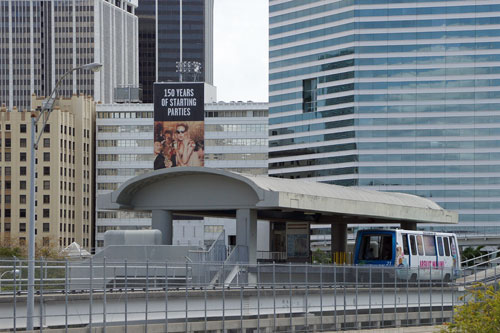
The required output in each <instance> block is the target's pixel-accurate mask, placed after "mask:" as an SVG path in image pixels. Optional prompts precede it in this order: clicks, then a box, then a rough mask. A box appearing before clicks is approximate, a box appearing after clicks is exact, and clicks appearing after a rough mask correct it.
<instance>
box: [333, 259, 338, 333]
mask: <svg viewBox="0 0 500 333" xmlns="http://www.w3.org/2000/svg"><path fill="white" fill-rule="evenodd" d="M333 303H334V304H333V319H334V320H335V330H337V265H336V264H335V263H333Z"/></svg>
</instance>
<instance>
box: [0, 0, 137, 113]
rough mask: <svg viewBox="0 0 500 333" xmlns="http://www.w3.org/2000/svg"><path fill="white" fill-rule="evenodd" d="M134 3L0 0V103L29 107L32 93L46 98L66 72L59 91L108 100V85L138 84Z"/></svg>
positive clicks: (21, 107) (89, 0)
mask: <svg viewBox="0 0 500 333" xmlns="http://www.w3.org/2000/svg"><path fill="white" fill-rule="evenodd" d="M135 7H136V5H135V4H134V2H131V1H127V0H124V1H106V0H61V1H56V0H31V1H11V0H0V22H1V24H0V35H1V36H2V38H0V49H1V50H2V52H0V64H1V66H0V104H5V105H6V107H7V108H8V110H12V109H13V107H17V109H18V110H30V109H31V105H30V102H31V95H32V94H36V95H37V96H49V95H50V93H51V91H52V89H53V88H54V87H55V85H56V82H57V81H58V80H59V79H60V78H61V77H62V76H63V75H64V74H65V73H66V72H67V71H69V70H71V69H72V68H76V67H78V66H82V65H85V64H89V63H93V62H98V63H102V65H103V67H102V70H101V71H100V72H98V73H92V72H90V71H85V70H80V71H76V72H74V73H73V74H70V75H69V76H68V77H67V78H66V79H64V80H63V81H62V83H61V86H60V88H59V94H60V95H61V96H64V97H71V95H73V94H80V93H83V94H84V95H85V96H88V95H91V96H94V99H95V100H96V101H103V102H105V103H111V102H112V101H113V88H115V87H117V86H121V85H134V86H137V85H138V83H139V68H138V64H137V63H138V43H137V41H138V34H137V31H138V19H137V16H135V13H134V11H135Z"/></svg>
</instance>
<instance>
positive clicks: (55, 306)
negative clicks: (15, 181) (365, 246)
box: [0, 254, 500, 332]
mask: <svg viewBox="0 0 500 333" xmlns="http://www.w3.org/2000/svg"><path fill="white" fill-rule="evenodd" d="M240 255H241V254H240ZM228 259H230V258H228ZM75 269H76V271H75ZM75 272H76V273H75ZM499 273H500V271H499ZM447 276H448V278H447ZM457 276H458V277H457ZM497 280H498V275H497V271H496V266H495V267H493V268H491V269H489V270H481V269H479V268H478V267H475V268H473V269H467V270H462V271H452V270H446V269H439V268H434V267H429V268H422V269H416V270H412V269H409V268H394V267H380V266H346V265H312V264H296V263H294V264H273V263H271V264H257V265H248V264H242V263H232V264H229V263H228V262H225V263H214V262H210V263H194V262H189V261H187V262H183V263H171V262H150V261H146V262H127V261H121V262H110V261H106V260H105V259H104V260H102V261H99V262H96V261H93V260H91V261H88V265H86V266H82V262H77V263H74V262H71V261H48V260H40V261H37V262H36V276H35V286H34V287H35V293H36V303H35V306H36V308H37V309H38V311H35V315H36V318H34V324H35V326H36V327H37V329H40V330H44V329H45V330H47V329H56V328H59V329H62V330H63V331H69V330H71V331H75V332H76V331H79V330H81V331H82V332H84V331H89V329H90V330H91V329H92V328H100V329H103V330H105V329H106V327H115V328H116V327H120V328H122V329H126V328H127V327H132V326H134V327H135V326H141V327H143V328H144V327H145V329H146V330H147V328H148V327H155V329H156V330H160V331H165V332H166V331H168V332H185V331H211V330H216V331H217V330H218V331H224V330H229V329H235V330H238V331H240V330H244V329H253V330H257V331H258V332H259V331H261V330H265V329H267V330H271V331H292V330H293V331H296V332H297V331H332V330H348V329H349V330H351V329H369V328H384V327H405V326H421V325H433V324H440V323H443V322H447V321H451V320H452V316H453V308H454V307H455V306H456V305H458V304H463V303H464V302H466V301H467V297H468V296H467V290H469V289H470V288H473V287H474V286H475V284H476V283H478V282H482V283H484V284H485V285H488V284H494V285H497V282H498V281H497ZM26 283H27V262H26V261H24V260H14V261H10V260H1V261H0V330H10V331H16V330H19V329H24V328H25V325H26V290H27V285H26Z"/></svg>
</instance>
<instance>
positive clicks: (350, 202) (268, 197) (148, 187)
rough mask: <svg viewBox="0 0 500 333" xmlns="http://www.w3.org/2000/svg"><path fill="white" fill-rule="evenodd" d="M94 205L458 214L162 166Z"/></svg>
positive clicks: (377, 218) (357, 216) (286, 214)
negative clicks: (162, 167) (163, 167)
mask: <svg viewBox="0 0 500 333" xmlns="http://www.w3.org/2000/svg"><path fill="white" fill-rule="evenodd" d="M98 205H99V206H100V207H99V208H102V209H134V210H156V209H164V210H172V211H174V212H175V211H177V212H183V213H186V214H187V213H189V212H190V213H193V214H195V213H199V214H200V215H201V214H207V215H211V216H217V215H218V212H221V216H222V215H224V214H227V212H229V211H233V210H235V209H238V208H251V209H256V210H258V211H259V213H260V214H259V218H262V219H266V216H268V217H269V219H279V218H280V216H279V215H280V212H281V213H282V215H283V216H282V218H283V219H285V220H286V219H287V218H291V217H292V215H291V214H290V213H292V212H295V215H293V216H294V218H298V217H300V216H304V217H306V216H308V219H309V220H311V219H312V222H318V223H329V222H327V221H331V220H332V219H333V218H336V219H338V218H339V217H343V218H350V219H351V220H350V222H349V223H353V222H352V220H353V219H354V220H357V221H358V222H357V223H388V222H402V221H413V222H421V223H457V221H458V215H457V213H456V212H452V211H447V210H444V209H442V208H441V207H440V206H439V205H437V204H436V203H434V202H433V201H431V200H429V199H426V198H421V197H418V196H414V195H409V194H403V193H394V192H390V193H388V192H380V191H373V190H367V189H362V188H357V187H343V186H337V185H329V184H322V183H316V182H311V181H305V180H294V179H282V178H274V177H268V176H253V175H247V174H240V173H235V172H230V171H225V170H220V169H214V168H203V167H179V168H170V169H161V170H155V171H153V172H150V173H147V174H144V175H141V176H137V177H135V178H132V179H130V180H128V181H127V182H125V183H124V184H122V186H120V188H119V189H117V190H116V191H114V192H112V193H109V194H107V195H104V196H101V197H100V198H99V203H98ZM222 212H223V213H222ZM312 215H314V216H315V217H314V218H312V217H311V216H312ZM354 223H356V222H354Z"/></svg>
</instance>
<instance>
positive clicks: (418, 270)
mask: <svg viewBox="0 0 500 333" xmlns="http://www.w3.org/2000/svg"><path fill="white" fill-rule="evenodd" d="M417 290H418V325H420V266H418V267H417Z"/></svg>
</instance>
